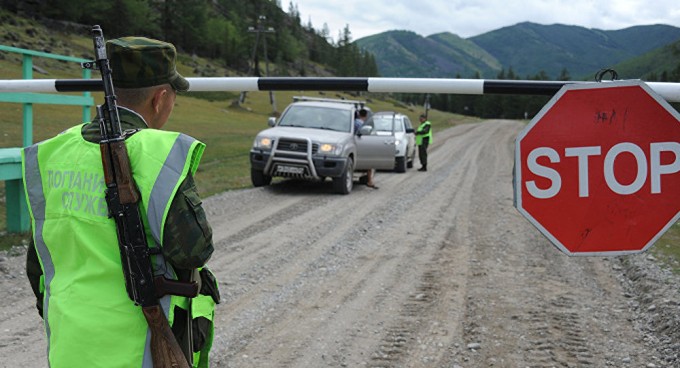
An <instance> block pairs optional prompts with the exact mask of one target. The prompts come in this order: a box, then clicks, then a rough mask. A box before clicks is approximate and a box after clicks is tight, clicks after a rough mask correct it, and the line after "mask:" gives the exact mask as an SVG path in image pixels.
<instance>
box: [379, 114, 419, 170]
mask: <svg viewBox="0 0 680 368" xmlns="http://www.w3.org/2000/svg"><path fill="white" fill-rule="evenodd" d="M367 125H370V126H372V127H373V131H374V132H375V134H377V135H392V132H394V138H395V141H394V145H395V148H396V151H395V157H394V171H396V172H399V173H403V172H406V168H409V169H410V168H412V167H413V160H414V159H415V158H416V135H415V130H414V129H413V125H411V120H409V118H408V116H406V115H404V114H401V113H398V112H394V111H381V112H377V113H375V114H373V116H372V117H371V118H370V119H369V120H368V122H367Z"/></svg>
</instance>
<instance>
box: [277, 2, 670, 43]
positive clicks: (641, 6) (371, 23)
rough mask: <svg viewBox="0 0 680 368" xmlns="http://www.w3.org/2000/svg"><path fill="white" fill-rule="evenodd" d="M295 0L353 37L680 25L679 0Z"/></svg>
mask: <svg viewBox="0 0 680 368" xmlns="http://www.w3.org/2000/svg"><path fill="white" fill-rule="evenodd" d="M291 3H292V4H294V5H295V4H296V5H297V9H298V11H299V13H300V20H301V22H302V24H303V25H307V23H308V22H309V21H310V20H311V23H312V26H313V27H314V29H316V30H321V29H322V28H323V26H324V23H325V24H327V25H328V29H329V30H330V36H331V37H333V39H336V40H337V38H338V33H339V32H340V31H341V30H343V29H344V28H345V26H347V25H349V30H350V32H351V36H352V40H357V39H360V38H362V37H366V36H370V35H374V34H378V33H382V32H385V31H391V30H397V29H399V30H409V31H413V32H415V33H417V34H419V35H421V36H429V35H432V34H435V33H440V32H450V33H454V34H457V35H458V36H460V37H463V38H468V37H473V36H477V35H480V34H482V33H485V32H489V31H493V30H496V29H499V28H503V27H506V26H511V25H514V24H517V23H521V22H526V21H529V22H534V23H539V24H546V25H548V24H555V23H560V24H568V25H577V26H583V27H586V28H596V29H601V30H617V29H623V28H627V27H631V26H635V25H649V24H667V25H671V26H675V27H680V1H679V0H613V1H600V0H281V7H282V8H283V10H284V11H286V12H287V11H288V9H289V7H290V4H291Z"/></svg>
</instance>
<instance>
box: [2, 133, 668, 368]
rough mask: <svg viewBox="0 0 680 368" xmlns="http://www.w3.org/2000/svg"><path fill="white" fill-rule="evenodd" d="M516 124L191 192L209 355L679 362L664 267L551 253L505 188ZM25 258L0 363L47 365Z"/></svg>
mask: <svg viewBox="0 0 680 368" xmlns="http://www.w3.org/2000/svg"><path fill="white" fill-rule="evenodd" d="M522 127H523V124H522V123H519V122H516V121H504V120H491V121H485V122H483V123H477V124H469V125H459V126H456V127H453V128H450V129H447V130H446V131H440V132H436V135H435V144H434V145H433V146H432V147H431V148H430V164H429V167H428V168H429V171H428V172H425V173H423V172H417V171H415V170H409V171H408V172H407V173H406V174H395V173H387V172H379V173H378V174H377V175H376V184H377V185H378V186H379V187H380V189H379V190H373V189H370V188H367V187H365V186H361V185H358V184H357V186H356V187H355V189H354V191H353V192H352V193H351V194H350V195H347V196H342V195H336V194H333V193H332V192H333V190H332V185H331V182H330V181H326V182H324V183H308V182H292V181H284V182H281V183H277V184H274V185H272V186H270V187H266V188H257V189H248V190H239V191H232V192H227V193H223V194H220V195H217V196H213V197H210V198H207V199H206V200H205V201H204V204H205V206H206V210H207V212H208V215H209V218H210V221H211V223H212V226H213V229H214V239H215V244H216V251H215V254H214V256H213V258H212V259H211V260H210V262H209V266H210V267H211V268H212V269H213V270H214V271H215V273H216V275H217V277H218V278H219V280H220V286H221V291H222V297H223V301H222V303H221V304H220V305H219V306H218V309H217V315H216V323H217V330H216V337H215V346H214V349H213V355H212V359H211V360H212V363H213V366H214V367H253V368H254V367H257V368H262V367H450V368H454V367H458V368H467V367H680V357H679V354H680V279H679V278H678V277H677V276H673V275H671V274H670V273H669V272H667V271H665V270H663V269H661V268H659V267H658V266H657V263H656V262H655V261H654V259H653V257H652V256H651V255H650V254H642V255H636V256H626V257H616V258H602V257H597V258H591V257H568V256H565V255H563V254H562V253H560V252H559V251H558V250H557V249H556V248H555V247H553V246H552V245H551V244H550V243H549V242H548V241H547V240H546V239H545V238H544V237H543V236H542V235H540V234H539V233H538V231H537V230H536V229H534V228H533V227H532V226H531V225H530V224H529V223H528V221H526V220H524V219H523V218H522V217H521V216H520V215H519V213H518V212H517V211H516V210H515V209H514V207H513V206H512V160H513V151H514V139H515V137H516V136H517V134H518V132H519V131H520V130H521V129H522ZM416 167H418V165H417V164H416ZM24 261H25V250H24V248H21V247H17V248H14V249H13V250H11V251H10V252H5V253H4V254H2V255H0V367H44V366H46V363H45V338H44V336H43V330H42V324H41V320H40V319H39V317H38V315H37V313H36V311H35V308H34V303H35V300H34V298H33V296H32V293H31V291H30V287H29V285H28V281H27V279H26V277H25V275H24V273H23V269H22V266H23V262H24Z"/></svg>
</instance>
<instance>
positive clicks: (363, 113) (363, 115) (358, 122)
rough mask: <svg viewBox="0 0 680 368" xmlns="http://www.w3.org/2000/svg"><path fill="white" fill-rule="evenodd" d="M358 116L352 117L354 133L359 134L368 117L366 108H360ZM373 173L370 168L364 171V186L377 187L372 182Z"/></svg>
mask: <svg viewBox="0 0 680 368" xmlns="http://www.w3.org/2000/svg"><path fill="white" fill-rule="evenodd" d="M357 115H358V117H357V118H356V119H354V134H357V135H358V134H359V130H360V129H361V127H362V126H363V125H364V123H365V122H366V119H368V110H366V109H360V110H359V111H358V113H357ZM374 174H375V170H374V169H370V170H368V171H367V172H366V186H367V187H369V188H373V189H378V187H377V186H376V185H375V183H374V182H373V176H374Z"/></svg>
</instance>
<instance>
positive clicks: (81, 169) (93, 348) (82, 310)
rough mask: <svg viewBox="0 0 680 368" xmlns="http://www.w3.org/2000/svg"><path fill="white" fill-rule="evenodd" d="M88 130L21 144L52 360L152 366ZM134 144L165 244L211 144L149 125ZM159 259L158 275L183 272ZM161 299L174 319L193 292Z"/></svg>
mask: <svg viewBox="0 0 680 368" xmlns="http://www.w3.org/2000/svg"><path fill="white" fill-rule="evenodd" d="M81 128H82V126H75V127H73V128H71V129H69V130H67V131H65V132H64V133H62V134H60V135H58V136H56V137H54V138H51V139H49V140H47V141H44V142H41V143H38V144H35V145H32V146H30V147H27V148H25V149H24V150H23V151H22V170H23V177H24V185H25V189H26V197H27V201H28V204H29V212H30V216H31V223H32V231H33V239H34V242H35V247H36V251H37V254H38V258H39V260H40V264H41V267H42V270H43V276H42V279H41V289H42V290H43V292H44V299H43V319H44V324H45V331H46V334H47V344H48V360H49V364H50V366H51V367H52V368H55V367H82V366H88V367H99V366H101V367H107V368H108V367H126V368H127V367H145V368H147V367H148V368H151V367H152V366H153V363H152V360H151V354H150V350H149V344H150V333H149V329H148V325H147V323H146V320H145V318H144V315H143V314H142V311H141V308H140V307H138V306H135V305H134V303H133V302H132V301H131V300H130V299H129V298H128V295H127V292H126V290H125V280H124V277H123V272H122V268H121V259H120V253H119V248H118V242H117V237H116V226H115V223H114V221H113V220H112V219H110V218H108V209H107V204H106V200H105V199H104V190H105V184H104V178H103V168H102V162H101V153H100V148H99V144H97V143H91V142H88V141H86V140H85V139H83V137H82V135H81ZM126 146H127V150H128V153H129V156H130V164H131V167H132V172H133V175H134V179H135V182H136V184H137V187H138V188H139V191H140V194H141V202H140V212H142V221H143V222H144V225H145V229H146V233H147V241H148V244H149V246H156V247H159V246H162V239H163V228H164V225H165V220H166V217H167V213H168V210H169V208H170V204H171V202H172V199H173V197H174V196H175V193H176V192H177V190H178V188H179V186H180V184H181V183H182V181H183V180H184V179H185V178H186V176H187V174H188V173H192V174H193V173H195V171H196V169H197V167H198V163H199V161H200V159H201V156H202V155H203V150H204V148H205V145H204V144H203V143H201V142H199V141H197V140H195V139H194V138H191V137H189V136H187V135H184V134H181V133H176V132H167V131H161V130H154V129H143V130H141V131H139V132H137V133H135V134H134V135H132V136H131V137H129V138H128V139H127V140H126ZM152 263H153V266H154V270H155V273H156V274H164V275H165V276H166V277H168V278H173V279H176V276H175V272H174V270H173V269H172V267H171V266H170V264H167V263H166V262H164V260H163V259H162V255H158V256H153V257H152ZM201 299H205V298H201ZM208 299H209V297H208ZM194 301H195V302H194V303H192V304H193V305H192V309H206V308H204V307H203V305H204V304H206V303H204V301H199V300H198V298H197V299H194ZM210 301H212V300H210ZM160 303H161V306H162V307H163V310H164V311H165V313H166V315H167V318H168V320H169V322H170V323H171V324H172V322H173V317H174V313H173V312H174V306H176V305H179V306H180V307H182V306H185V307H186V306H187V300H186V298H182V297H177V296H165V297H163V298H161V300H160ZM208 304H209V303H208ZM213 307H214V305H213ZM202 313H203V314H210V311H207V310H204V311H202ZM210 316H211V318H210V319H211V320H212V314H211V315H210Z"/></svg>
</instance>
